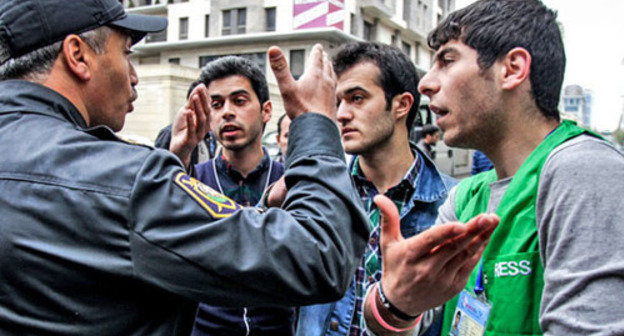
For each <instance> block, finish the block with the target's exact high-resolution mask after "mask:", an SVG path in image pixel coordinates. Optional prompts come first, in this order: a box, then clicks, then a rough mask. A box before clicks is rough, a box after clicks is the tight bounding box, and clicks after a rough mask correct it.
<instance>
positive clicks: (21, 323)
mask: <svg viewBox="0 0 624 336" xmlns="http://www.w3.org/2000/svg"><path fill="white" fill-rule="evenodd" d="M290 134H291V138H290V139H289V142H290V146H291V148H290V150H291V153H290V154H289V156H288V162H287V163H286V167H287V171H286V184H287V186H288V188H289V193H288V196H287V198H286V200H285V202H284V205H283V208H284V209H285V210H286V211H285V210H281V209H270V210H268V211H266V212H264V211H260V210H258V209H253V208H251V209H243V210H239V209H240V206H238V205H236V204H234V203H233V202H231V201H230V200H228V199H227V198H224V197H222V196H220V195H217V194H216V193H214V192H213V191H211V190H208V189H207V188H206V187H205V186H203V185H201V184H199V183H198V182H197V181H196V180H194V179H192V178H190V177H189V176H187V175H186V174H185V173H184V171H183V168H182V165H181V164H180V162H179V160H178V159H177V158H176V157H175V156H173V155H172V154H171V153H168V152H167V151H164V150H160V149H153V148H148V147H143V146H136V145H131V144H127V143H125V142H122V141H120V140H118V139H117V137H116V136H115V134H114V133H113V132H112V131H111V130H110V129H109V128H107V127H104V126H97V127H93V128H87V126H86V123H85V121H84V119H83V118H82V116H81V115H80V113H79V112H78V110H77V109H76V108H75V107H74V106H73V105H72V104H71V103H70V102H69V101H68V100H67V99H65V98H64V97H62V96H61V95H59V94H58V93H56V92H55V91H52V90H50V89H48V88H46V87H44V86H41V85H38V84H35V83H31V82H27V81H18V80H9V81H3V82H0V158H1V159H0V334H1V335H11V334H13V335H178V334H185V333H186V332H188V330H189V327H190V322H191V321H192V317H193V311H192V309H193V308H194V307H195V305H196V302H197V301H203V302H210V303H213V304H216V305H227V306H241V305H245V306H253V305H271V304H274V305H289V306H295V305H302V304H311V303H315V302H323V301H331V300H336V299H338V298H340V297H341V295H342V293H343V292H344V290H345V289H346V287H347V286H348V285H349V281H350V279H351V275H352V274H353V272H354V268H355V265H356V264H357V261H358V258H359V257H360V256H361V253H362V251H363V247H364V240H365V238H366V237H367V236H368V234H367V232H366V230H367V229H366V223H367V218H366V216H365V214H364V213H363V211H362V210H361V208H360V201H359V199H358V196H357V194H356V192H355V190H354V189H353V187H352V183H351V181H350V179H349V175H348V173H347V170H346V167H345V164H344V158H343V153H342V149H341V146H340V139H339V135H338V132H337V130H336V127H335V125H334V124H333V123H332V122H331V121H330V120H329V119H328V118H325V117H323V116H321V115H319V114H306V115H303V116H301V117H298V118H296V119H295V120H294V121H293V124H292V126H291V131H290ZM249 279H254V281H249Z"/></svg>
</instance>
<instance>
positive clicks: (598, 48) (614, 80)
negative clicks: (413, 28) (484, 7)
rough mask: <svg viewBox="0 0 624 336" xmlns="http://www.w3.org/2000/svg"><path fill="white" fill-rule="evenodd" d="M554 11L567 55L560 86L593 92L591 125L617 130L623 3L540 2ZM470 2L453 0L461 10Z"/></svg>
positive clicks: (623, 59)
mask: <svg viewBox="0 0 624 336" xmlns="http://www.w3.org/2000/svg"><path fill="white" fill-rule="evenodd" d="M542 1H543V2H544V3H545V4H546V5H547V6H548V7H550V8H553V9H555V10H557V11H558V14H559V15H558V19H559V22H561V23H562V25H563V30H564V36H563V38H564V45H565V50H566V56H567V65H566V73H565V78H564V86H566V85H568V84H578V85H581V86H583V87H585V88H588V89H591V90H592V91H593V92H594V105H593V109H592V126H594V127H595V128H597V129H598V130H614V129H615V128H616V127H617V123H618V121H619V118H620V115H621V113H622V111H623V106H624V104H623V102H624V98H623V96H624V36H623V35H624V18H622V15H623V14H624V1H622V0H593V1H583V0H542ZM472 2H474V0H456V6H457V8H462V7H464V6H466V5H468V4H470V3H472Z"/></svg>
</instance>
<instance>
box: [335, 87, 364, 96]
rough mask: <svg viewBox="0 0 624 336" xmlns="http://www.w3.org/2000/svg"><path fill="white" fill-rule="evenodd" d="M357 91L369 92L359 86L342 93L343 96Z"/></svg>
mask: <svg viewBox="0 0 624 336" xmlns="http://www.w3.org/2000/svg"><path fill="white" fill-rule="evenodd" d="M355 91H364V92H368V90H366V89H365V88H363V87H361V86H359V85H356V86H354V87H350V88H348V89H346V90H345V91H343V92H342V94H343V95H348V94H351V93H353V92H355ZM339 94H340V92H339Z"/></svg>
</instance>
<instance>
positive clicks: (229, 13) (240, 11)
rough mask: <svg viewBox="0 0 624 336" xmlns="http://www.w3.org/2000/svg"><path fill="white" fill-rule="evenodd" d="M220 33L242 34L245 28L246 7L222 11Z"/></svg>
mask: <svg viewBox="0 0 624 336" xmlns="http://www.w3.org/2000/svg"><path fill="white" fill-rule="evenodd" d="M222 13H223V28H222V29H221V35H231V34H244V33H245V31H246V28H247V9H246V8H236V9H228V10H224V11H223V12H222ZM234 22H236V26H234V24H233V23H234Z"/></svg>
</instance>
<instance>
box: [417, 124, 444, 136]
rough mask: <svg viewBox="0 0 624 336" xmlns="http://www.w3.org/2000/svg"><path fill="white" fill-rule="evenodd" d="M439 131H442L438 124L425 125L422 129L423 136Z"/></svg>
mask: <svg viewBox="0 0 624 336" xmlns="http://www.w3.org/2000/svg"><path fill="white" fill-rule="evenodd" d="M437 132H440V129H439V128H438V126H436V125H431V124H428V125H425V126H423V128H422V130H421V131H420V133H421V134H422V136H423V138H424V137H425V136H427V135H434V134H435V133H437Z"/></svg>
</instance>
